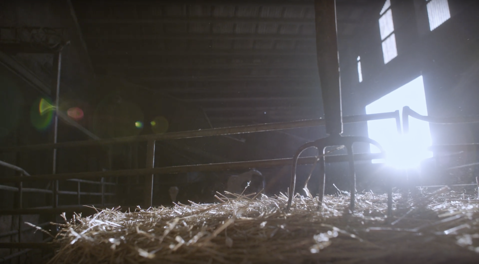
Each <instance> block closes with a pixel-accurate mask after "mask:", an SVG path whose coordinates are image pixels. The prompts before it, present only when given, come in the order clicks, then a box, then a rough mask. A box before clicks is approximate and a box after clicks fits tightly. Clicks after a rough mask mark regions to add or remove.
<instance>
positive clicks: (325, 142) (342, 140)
mask: <svg viewBox="0 0 479 264" xmlns="http://www.w3.org/2000/svg"><path fill="white" fill-rule="evenodd" d="M361 142H362V143H369V144H372V145H374V146H376V147H378V148H379V150H380V151H381V153H382V154H385V151H384V149H383V147H382V146H381V145H380V144H379V143H378V142H377V141H375V140H373V139H370V138H367V137H358V136H339V135H331V136H328V137H326V138H321V139H318V140H316V141H314V142H310V143H307V144H305V145H303V146H301V147H300V148H299V149H298V150H297V152H296V154H295V155H294V157H293V168H292V173H291V181H290V189H289V192H288V205H287V207H286V212H288V211H289V209H290V208H291V204H292V201H293V197H294V191H295V188H296V168H297V161H298V158H299V156H300V155H301V153H303V151H304V150H306V149H307V148H310V147H315V148H316V149H317V150H318V152H319V151H320V150H321V151H323V155H320V156H321V160H320V161H322V162H325V159H324V149H325V148H326V147H328V146H345V147H346V149H347V152H348V164H349V175H350V180H351V194H350V195H351V198H350V205H349V207H350V209H351V211H353V210H354V207H355V196H356V174H355V170H354V153H353V145H354V144H355V143H361ZM321 171H322V173H323V175H322V179H320V183H321V182H322V183H323V186H322V188H320V190H322V191H320V194H319V207H320V208H321V207H322V200H323V197H324V185H325V182H326V175H325V174H324V165H323V167H322V170H321ZM391 190H392V189H391V188H390V186H388V216H390V213H391V207H392V192H391Z"/></svg>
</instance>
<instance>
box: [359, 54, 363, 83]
mask: <svg viewBox="0 0 479 264" xmlns="http://www.w3.org/2000/svg"><path fill="white" fill-rule="evenodd" d="M358 78H359V82H363V71H362V69H361V57H359V56H358Z"/></svg>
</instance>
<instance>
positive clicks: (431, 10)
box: [427, 0, 451, 31]
mask: <svg viewBox="0 0 479 264" xmlns="http://www.w3.org/2000/svg"><path fill="white" fill-rule="evenodd" d="M427 17H428V18H429V28H430V29H431V31H433V30H434V29H435V28H437V27H439V26H440V25H442V23H444V22H446V21H447V20H448V19H449V18H451V13H450V12H449V4H448V3H447V0H431V1H429V3H427Z"/></svg>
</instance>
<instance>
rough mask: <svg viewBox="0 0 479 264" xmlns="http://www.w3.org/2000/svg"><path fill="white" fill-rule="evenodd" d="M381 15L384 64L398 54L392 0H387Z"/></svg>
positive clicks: (380, 24)
mask: <svg viewBox="0 0 479 264" xmlns="http://www.w3.org/2000/svg"><path fill="white" fill-rule="evenodd" d="M379 15H381V17H380V18H379V32H380V33H381V41H382V48H383V58H384V64H387V63H388V62H390V61H391V60H392V59H394V58H396V57H397V55H398V53H397V47H396V36H395V35H394V22H393V13H392V11H391V1H390V0H386V2H385V3H384V6H383V8H382V9H381V12H380V13H379Z"/></svg>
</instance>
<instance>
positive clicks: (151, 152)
mask: <svg viewBox="0 0 479 264" xmlns="http://www.w3.org/2000/svg"><path fill="white" fill-rule="evenodd" d="M380 119H395V120H396V124H397V126H398V130H400V126H401V124H400V114H399V111H395V112H388V113H380V114H371V115H356V116H345V117H343V121H344V123H357V122H365V121H370V120H380ZM321 125H324V119H314V120H301V121H292V122H282V123H266V124H257V125H247V126H237V127H222V128H212V129H204V130H193V131H182V132H173V133H166V134H152V135H142V136H136V137H123V138H114V139H103V140H86V141H75V142H62V143H52V144H37V145H30V146H17V147H3V148H0V152H20V151H35V150H45V149H59V148H76V147H89V146H99V145H100V146H101V145H112V144H124V143H132V142H141V141H146V142H147V150H146V152H147V153H146V161H147V165H146V166H147V167H146V168H145V169H129V170H118V171H100V172H82V173H62V174H55V173H54V174H47V175H35V176H34V177H29V178H23V179H22V181H38V180H65V179H82V180H85V179H95V178H100V177H102V178H104V177H117V176H123V177H128V176H138V175H147V176H146V177H147V178H146V185H145V198H144V205H145V206H146V207H150V206H152V199H153V185H154V177H153V175H154V174H174V173H182V172H192V171H219V170H227V169H243V168H252V167H273V166H280V165H289V164H291V159H289V158H285V159H269V160H254V161H243V162H226V163H211V164H198V165H185V166H171V167H161V168H157V167H155V165H154V161H155V143H156V141H160V140H173V139H187V138H201V137H209V136H225V135H237V134H244V133H257V132H266V131H275V130H285V129H294V128H302V127H314V126H321ZM355 157H356V158H357V159H367V160H370V159H375V158H378V157H377V155H372V154H358V155H356V156H355ZM327 159H329V160H330V161H331V162H334V161H345V160H346V157H345V156H344V157H343V156H332V157H327ZM314 162H316V158H315V157H314V158H313V157H309V158H303V159H301V160H300V161H299V164H310V163H314ZM19 181H20V180H19V179H18V178H16V177H5V178H2V179H0V183H5V182H19ZM54 191H55V189H54ZM78 193H80V191H78V192H77V195H78ZM58 194H59V193H58V190H57V192H55V193H54V196H55V195H58ZM69 194H73V193H69ZM102 196H104V194H103V195H102ZM0 213H1V212H0Z"/></svg>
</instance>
